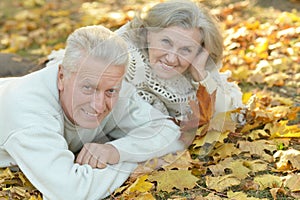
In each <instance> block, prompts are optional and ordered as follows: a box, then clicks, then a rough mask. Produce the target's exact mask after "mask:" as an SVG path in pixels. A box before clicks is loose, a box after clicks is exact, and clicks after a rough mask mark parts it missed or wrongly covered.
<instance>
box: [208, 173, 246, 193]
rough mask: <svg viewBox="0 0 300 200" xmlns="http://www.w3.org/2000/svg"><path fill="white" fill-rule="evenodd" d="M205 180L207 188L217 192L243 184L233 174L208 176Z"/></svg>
mask: <svg viewBox="0 0 300 200" xmlns="http://www.w3.org/2000/svg"><path fill="white" fill-rule="evenodd" d="M205 179H206V185H207V187H208V188H209V189H213V190H216V191H217V192H223V191H224V190H226V189H227V188H229V187H231V186H235V185H239V184H240V183H241V181H240V180H239V179H238V178H236V177H235V176H233V175H232V174H228V175H225V176H217V177H212V176H206V177H205Z"/></svg>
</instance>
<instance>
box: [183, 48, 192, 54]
mask: <svg viewBox="0 0 300 200" xmlns="http://www.w3.org/2000/svg"><path fill="white" fill-rule="evenodd" d="M181 51H182V53H183V54H189V53H191V52H192V50H191V49H189V48H183V49H181Z"/></svg>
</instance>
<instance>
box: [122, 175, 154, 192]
mask: <svg viewBox="0 0 300 200" xmlns="http://www.w3.org/2000/svg"><path fill="white" fill-rule="evenodd" d="M147 178H148V175H143V176H140V177H139V178H137V180H135V182H134V183H133V184H131V185H130V187H128V188H127V190H126V191H125V193H132V192H148V191H150V190H151V188H152V187H153V183H150V182H148V181H146V179H147Z"/></svg>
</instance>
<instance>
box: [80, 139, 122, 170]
mask: <svg viewBox="0 0 300 200" xmlns="http://www.w3.org/2000/svg"><path fill="white" fill-rule="evenodd" d="M119 159H120V155H119V151H118V150H117V149H116V148H115V147H114V146H113V145H110V144H98V143H86V144H84V146H83V147H82V149H81V151H80V152H79V154H78V156H77V159H76V163H79V164H81V165H83V164H89V165H90V166H91V167H93V168H100V169H103V168H105V167H106V165H107V164H117V163H118V162H119Z"/></svg>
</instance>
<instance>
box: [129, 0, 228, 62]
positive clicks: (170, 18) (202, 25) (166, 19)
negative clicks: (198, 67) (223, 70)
mask: <svg viewBox="0 0 300 200" xmlns="http://www.w3.org/2000/svg"><path fill="white" fill-rule="evenodd" d="M170 26H179V27H182V28H184V29H190V28H198V29H199V30H200V33H201V35H202V37H203V39H202V44H201V45H202V46H203V47H204V48H205V49H206V50H208V52H209V54H210V57H211V58H212V61H211V62H214V63H215V64H218V65H219V64H220V63H221V60H222V55H223V37H222V33H221V31H220V27H219V25H218V20H217V18H215V17H214V16H213V15H211V14H210V13H209V11H208V9H207V8H205V7H204V6H203V5H202V4H197V3H194V2H192V1H188V0H171V1H166V2H162V3H158V4H156V5H155V6H153V7H152V8H150V10H149V11H147V12H146V13H144V14H143V13H140V14H139V15H137V16H136V17H135V18H134V20H133V21H132V22H131V25H130V29H131V30H128V37H130V40H132V41H134V43H135V44H136V45H138V46H139V47H140V48H145V47H147V41H146V40H147V30H151V31H155V29H157V30H159V28H160V29H161V28H167V27H170ZM211 64H213V63H209V62H208V64H207V65H211Z"/></svg>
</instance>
